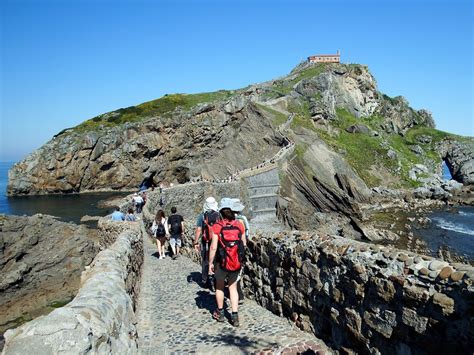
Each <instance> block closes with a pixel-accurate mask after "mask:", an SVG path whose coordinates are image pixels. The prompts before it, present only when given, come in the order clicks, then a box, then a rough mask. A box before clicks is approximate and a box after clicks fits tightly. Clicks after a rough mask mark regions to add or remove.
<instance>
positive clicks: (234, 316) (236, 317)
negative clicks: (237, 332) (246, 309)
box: [230, 314, 240, 327]
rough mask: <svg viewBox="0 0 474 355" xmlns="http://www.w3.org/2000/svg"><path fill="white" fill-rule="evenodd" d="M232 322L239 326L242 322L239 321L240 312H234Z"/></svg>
mask: <svg viewBox="0 0 474 355" xmlns="http://www.w3.org/2000/svg"><path fill="white" fill-rule="evenodd" d="M230 323H231V324H232V325H233V326H234V327H238V326H239V325H240V322H239V315H238V314H232V316H231V318H230Z"/></svg>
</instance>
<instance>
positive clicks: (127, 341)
mask: <svg viewBox="0 0 474 355" xmlns="http://www.w3.org/2000/svg"><path fill="white" fill-rule="evenodd" d="M99 228H100V231H101V233H102V235H103V236H104V240H106V242H105V244H108V243H111V244H110V245H109V246H108V247H107V248H106V249H105V250H102V251H101V252H100V253H99V254H98V255H97V256H96V258H95V259H94V261H93V262H92V264H91V265H90V268H88V269H87V270H86V271H85V272H84V273H83V274H82V280H81V288H80V289H79V292H78V294H77V295H76V297H75V298H74V300H73V301H71V302H70V303H69V304H67V305H66V306H64V307H62V308H58V309H56V310H54V311H53V312H51V313H50V314H49V315H47V316H43V317H39V318H37V319H35V320H33V321H31V322H28V323H26V324H24V325H22V326H21V327H19V328H16V329H12V330H9V331H7V332H6V333H5V341H6V343H5V347H4V349H3V352H2V354H27V353H31V352H32V351H33V352H34V353H37V354H53V353H54V354H57V353H66V354H85V353H114V354H115V353H127V354H134V353H137V352H138V348H137V333H136V328H135V313H134V303H135V300H136V299H137V296H138V289H139V281H140V275H141V266H142V263H143V238H142V232H141V227H140V224H139V223H127V222H113V221H107V220H105V219H104V220H101V221H100V223H99Z"/></svg>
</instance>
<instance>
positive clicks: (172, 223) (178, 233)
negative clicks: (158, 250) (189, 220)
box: [168, 206, 184, 259]
mask: <svg viewBox="0 0 474 355" xmlns="http://www.w3.org/2000/svg"><path fill="white" fill-rule="evenodd" d="M176 212H177V209H176V207H174V206H173V207H171V216H169V217H168V230H169V234H170V245H171V250H172V251H173V256H172V258H173V259H176V258H177V257H178V255H179V249H180V248H181V239H182V236H183V233H184V219H183V216H181V215H180V214H177V213H176Z"/></svg>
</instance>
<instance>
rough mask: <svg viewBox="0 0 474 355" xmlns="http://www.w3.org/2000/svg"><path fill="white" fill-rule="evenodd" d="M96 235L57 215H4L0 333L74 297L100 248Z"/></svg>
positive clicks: (0, 217) (0, 228)
mask: <svg viewBox="0 0 474 355" xmlns="http://www.w3.org/2000/svg"><path fill="white" fill-rule="evenodd" d="M95 234H96V232H95V231H93V230H90V229H88V228H86V227H85V226H78V225H75V224H73V223H64V222H60V221H57V220H56V219H55V218H54V217H52V216H46V215H40V214H37V215H34V216H32V217H17V216H5V215H0V246H1V251H2V257H1V258H0V314H2V317H1V324H0V332H4V331H5V330H6V329H8V328H11V327H14V326H16V325H18V324H17V322H19V321H20V320H21V319H23V320H27V319H29V318H31V317H35V316H38V315H40V314H42V313H45V312H47V311H48V310H51V307H55V306H59V305H61V304H64V303H66V302H68V301H69V300H70V299H71V298H72V297H73V296H74V295H75V293H76V291H77V290H78V288H79V285H80V281H81V273H82V271H83V270H84V267H85V266H86V265H88V264H90V262H91V261H92V259H93V258H94V257H95V255H96V253H97V252H98V247H97V245H96V242H95V241H94V239H95V238H96V236H95Z"/></svg>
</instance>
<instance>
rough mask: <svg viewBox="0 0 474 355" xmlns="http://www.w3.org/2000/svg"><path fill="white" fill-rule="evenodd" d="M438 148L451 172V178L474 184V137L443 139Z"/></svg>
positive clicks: (466, 183)
mask: <svg viewBox="0 0 474 355" xmlns="http://www.w3.org/2000/svg"><path fill="white" fill-rule="evenodd" d="M438 149H439V151H440V153H441V155H442V156H443V159H444V160H445V162H446V165H447V166H448V168H449V171H450V172H451V176H452V177H453V179H455V180H457V181H459V182H461V183H463V184H465V185H473V184H474V139H470V140H468V139H464V140H463V141H453V140H452V139H445V140H443V141H442V142H441V143H439V144H438Z"/></svg>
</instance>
